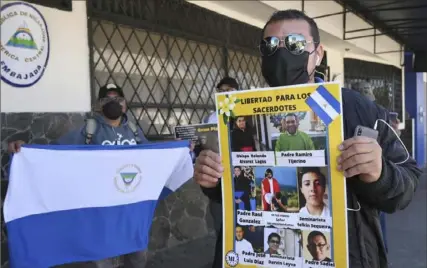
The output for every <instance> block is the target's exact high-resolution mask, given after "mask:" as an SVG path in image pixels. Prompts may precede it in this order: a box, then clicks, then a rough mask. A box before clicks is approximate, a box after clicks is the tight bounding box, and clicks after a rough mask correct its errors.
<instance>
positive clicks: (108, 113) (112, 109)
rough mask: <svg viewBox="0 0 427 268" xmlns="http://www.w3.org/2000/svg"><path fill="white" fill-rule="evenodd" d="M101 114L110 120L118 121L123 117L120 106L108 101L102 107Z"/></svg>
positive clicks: (115, 102)
mask: <svg viewBox="0 0 427 268" xmlns="http://www.w3.org/2000/svg"><path fill="white" fill-rule="evenodd" d="M102 113H103V114H104V115H105V117H107V118H108V119H110V120H116V119H119V117H120V116H122V115H123V112H122V105H121V104H120V103H119V102H117V101H114V100H112V101H109V102H107V103H106V104H105V105H104V106H102Z"/></svg>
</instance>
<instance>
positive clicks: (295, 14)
mask: <svg viewBox="0 0 427 268" xmlns="http://www.w3.org/2000/svg"><path fill="white" fill-rule="evenodd" d="M283 20H305V21H306V22H307V23H308V24H309V25H310V33H311V36H312V37H313V41H314V42H315V47H316V48H317V46H318V44H319V42H320V33H319V28H318V27H317V23H316V22H315V21H314V20H313V19H312V18H310V17H309V16H307V15H306V14H305V13H304V12H302V11H299V10H296V9H286V10H279V11H276V12H274V13H273V15H271V17H270V19H269V20H268V21H267V23H266V24H265V26H264V28H263V29H262V35H263V36H264V31H265V28H266V27H267V25H269V24H271V23H275V22H278V21H283Z"/></svg>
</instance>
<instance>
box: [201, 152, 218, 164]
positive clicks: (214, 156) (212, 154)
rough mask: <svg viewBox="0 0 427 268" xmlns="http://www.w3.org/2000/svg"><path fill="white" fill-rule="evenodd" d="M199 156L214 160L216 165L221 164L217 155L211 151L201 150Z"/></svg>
mask: <svg viewBox="0 0 427 268" xmlns="http://www.w3.org/2000/svg"><path fill="white" fill-rule="evenodd" d="M199 156H202V157H208V158H210V159H212V160H214V161H215V162H216V163H218V164H221V157H220V156H219V154H217V153H214V152H213V151H211V150H203V151H201V152H200V155H199Z"/></svg>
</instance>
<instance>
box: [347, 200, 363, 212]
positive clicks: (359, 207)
mask: <svg viewBox="0 0 427 268" xmlns="http://www.w3.org/2000/svg"><path fill="white" fill-rule="evenodd" d="M357 206H358V208H357V209H352V208H347V210H349V211H356V212H357V211H360V209H361V208H362V207H361V206H360V203H359V201H357Z"/></svg>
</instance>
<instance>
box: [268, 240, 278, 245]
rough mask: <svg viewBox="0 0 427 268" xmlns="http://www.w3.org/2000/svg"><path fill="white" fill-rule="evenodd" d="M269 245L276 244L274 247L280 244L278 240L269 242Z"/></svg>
mask: <svg viewBox="0 0 427 268" xmlns="http://www.w3.org/2000/svg"><path fill="white" fill-rule="evenodd" d="M270 243H272V244H276V245H279V244H280V241H278V240H270Z"/></svg>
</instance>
